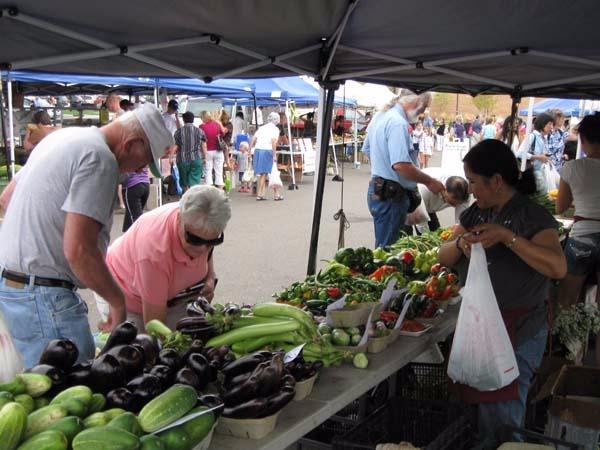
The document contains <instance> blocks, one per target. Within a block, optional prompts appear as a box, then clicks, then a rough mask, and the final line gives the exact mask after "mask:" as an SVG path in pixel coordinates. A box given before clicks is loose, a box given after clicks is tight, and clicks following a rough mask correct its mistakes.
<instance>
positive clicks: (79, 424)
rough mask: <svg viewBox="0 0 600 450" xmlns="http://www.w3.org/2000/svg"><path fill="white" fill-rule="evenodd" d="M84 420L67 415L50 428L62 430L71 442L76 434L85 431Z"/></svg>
mask: <svg viewBox="0 0 600 450" xmlns="http://www.w3.org/2000/svg"><path fill="white" fill-rule="evenodd" d="M83 429H84V428H83V421H82V420H81V419H80V418H79V417H75V416H67V417H63V418H62V419H60V420H57V421H56V422H54V423H53V424H52V425H50V428H48V430H56V431H60V432H61V433H62V434H64V435H65V437H66V438H67V440H68V441H69V442H72V441H73V439H74V438H75V436H77V435H78V434H79V433H81V432H82V431H83Z"/></svg>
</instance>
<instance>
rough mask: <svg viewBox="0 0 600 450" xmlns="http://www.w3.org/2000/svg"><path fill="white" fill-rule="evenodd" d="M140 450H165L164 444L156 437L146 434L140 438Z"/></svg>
mask: <svg viewBox="0 0 600 450" xmlns="http://www.w3.org/2000/svg"><path fill="white" fill-rule="evenodd" d="M140 444H141V445H142V446H141V447H140V450H166V449H167V447H165V444H163V441H161V440H160V438H159V437H158V436H154V435H153V434H147V435H146V436H142V437H141V438H140Z"/></svg>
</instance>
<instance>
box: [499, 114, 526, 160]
mask: <svg viewBox="0 0 600 450" xmlns="http://www.w3.org/2000/svg"><path fill="white" fill-rule="evenodd" d="M522 122H523V120H521V119H520V118H518V117H515V121H514V130H515V131H514V133H513V139H512V142H508V140H509V139H510V116H508V117H507V118H506V119H504V123H503V124H502V130H500V133H499V135H498V137H497V138H498V139H500V140H501V141H502V142H504V143H505V144H506V145H509V146H510V149H511V150H512V151H513V152H515V153H517V152H518V151H519V128H520V127H521V123H522Z"/></svg>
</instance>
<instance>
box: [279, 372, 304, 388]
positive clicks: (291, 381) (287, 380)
mask: <svg viewBox="0 0 600 450" xmlns="http://www.w3.org/2000/svg"><path fill="white" fill-rule="evenodd" d="M307 378H310V377H307ZM281 385H282V386H291V387H294V386H296V379H295V378H294V377H293V375H290V374H287V375H284V376H283V378H281Z"/></svg>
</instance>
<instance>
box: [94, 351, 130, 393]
mask: <svg viewBox="0 0 600 450" xmlns="http://www.w3.org/2000/svg"><path fill="white" fill-rule="evenodd" d="M90 382H91V385H92V386H91V387H92V389H93V390H94V391H95V392H100V393H102V394H106V393H107V392H109V391H112V390H113V389H116V388H119V387H122V386H123V385H124V384H125V372H124V371H123V368H122V367H121V364H120V363H119V361H118V360H117V358H115V357H114V356H113V355H109V354H104V355H100V356H99V357H98V358H97V359H95V360H94V362H93V363H92V368H91V374H90Z"/></svg>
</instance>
